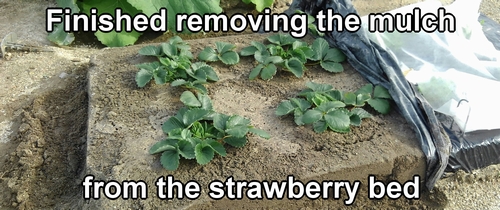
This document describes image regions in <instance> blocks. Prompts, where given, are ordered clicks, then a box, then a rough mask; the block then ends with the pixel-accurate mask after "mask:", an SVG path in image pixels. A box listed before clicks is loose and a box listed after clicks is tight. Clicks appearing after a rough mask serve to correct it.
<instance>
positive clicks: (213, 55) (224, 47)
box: [198, 42, 240, 65]
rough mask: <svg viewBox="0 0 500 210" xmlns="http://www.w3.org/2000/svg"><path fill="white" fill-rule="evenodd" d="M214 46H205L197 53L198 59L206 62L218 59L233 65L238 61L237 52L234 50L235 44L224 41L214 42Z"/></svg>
mask: <svg viewBox="0 0 500 210" xmlns="http://www.w3.org/2000/svg"><path fill="white" fill-rule="evenodd" d="M215 46H216V49H213V48H211V47H205V49H203V50H202V51H201V52H200V54H198V59H199V60H203V61H207V62H215V61H219V60H220V61H222V63H224V64H226V65H234V64H237V63H238V62H240V56H239V55H238V53H236V52H234V48H236V45H234V44H229V43H226V42H216V43H215Z"/></svg>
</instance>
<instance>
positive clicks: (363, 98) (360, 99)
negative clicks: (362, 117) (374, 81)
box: [356, 93, 371, 106]
mask: <svg viewBox="0 0 500 210" xmlns="http://www.w3.org/2000/svg"><path fill="white" fill-rule="evenodd" d="M370 98H371V96H370V94H368V93H364V94H358V95H357V96H356V106H364V105H365V103H366V102H367V101H368V100H370Z"/></svg>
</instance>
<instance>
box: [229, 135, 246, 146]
mask: <svg viewBox="0 0 500 210" xmlns="http://www.w3.org/2000/svg"><path fill="white" fill-rule="evenodd" d="M224 142H226V143H227V144H229V145H231V146H233V147H236V148H240V147H243V146H245V144H246V143H247V137H246V136H244V137H241V138H237V137H234V136H230V137H227V138H225V139H224Z"/></svg>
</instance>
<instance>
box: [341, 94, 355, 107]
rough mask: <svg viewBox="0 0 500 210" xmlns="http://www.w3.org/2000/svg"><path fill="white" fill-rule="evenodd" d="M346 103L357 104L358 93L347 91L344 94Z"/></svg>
mask: <svg viewBox="0 0 500 210" xmlns="http://www.w3.org/2000/svg"><path fill="white" fill-rule="evenodd" d="M344 103H345V104H347V105H352V106H354V105H356V95H355V94H354V93H351V92H347V93H345V94H344Z"/></svg>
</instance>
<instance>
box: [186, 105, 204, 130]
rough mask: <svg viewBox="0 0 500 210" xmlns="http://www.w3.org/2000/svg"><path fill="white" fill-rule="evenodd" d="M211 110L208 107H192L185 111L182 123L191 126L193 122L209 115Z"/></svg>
mask: <svg viewBox="0 0 500 210" xmlns="http://www.w3.org/2000/svg"><path fill="white" fill-rule="evenodd" d="M209 112H210V111H209V110H206V109H198V108H194V109H190V110H188V111H186V113H184V116H183V118H182V123H184V125H186V126H190V125H191V124H192V123H194V122H196V121H198V120H201V119H203V118H204V117H205V115H207V114H208V113H209Z"/></svg>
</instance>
